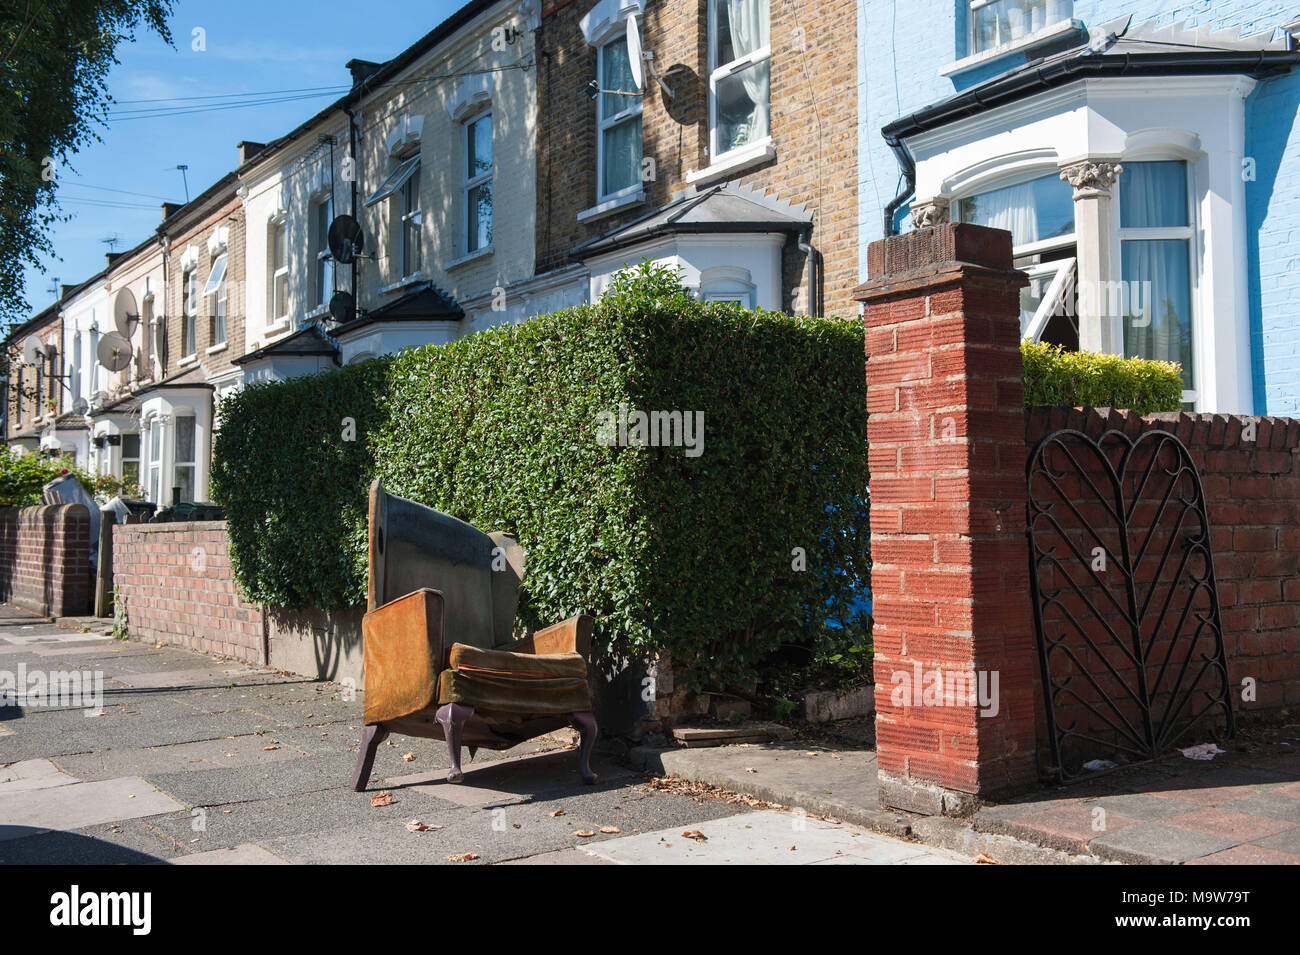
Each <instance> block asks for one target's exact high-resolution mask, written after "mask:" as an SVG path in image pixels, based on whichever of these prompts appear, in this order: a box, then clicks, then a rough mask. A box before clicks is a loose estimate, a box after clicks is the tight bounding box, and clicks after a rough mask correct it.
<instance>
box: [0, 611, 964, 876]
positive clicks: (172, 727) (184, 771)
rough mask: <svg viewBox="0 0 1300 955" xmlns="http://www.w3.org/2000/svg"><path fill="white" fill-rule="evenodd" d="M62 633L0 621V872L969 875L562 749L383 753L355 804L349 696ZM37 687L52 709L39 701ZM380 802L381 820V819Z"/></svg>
mask: <svg viewBox="0 0 1300 955" xmlns="http://www.w3.org/2000/svg"><path fill="white" fill-rule="evenodd" d="M61 623H63V626H62V627H61V626H58V625H56V624H55V623H54V622H52V621H49V620H48V619H46V618H37V617H32V616H30V615H28V614H24V613H22V612H19V611H16V610H14V609H13V608H8V607H0V691H4V690H10V691H11V692H12V691H13V689H14V684H15V683H17V682H18V681H19V679H20V677H21V678H22V680H23V681H25V682H24V686H25V687H26V688H27V690H28V691H29V692H28V696H27V697H25V698H24V699H23V700H22V701H21V702H20V703H19V704H18V705H14V701H13V700H10V701H8V702H7V705H2V706H0V863H5V864H24V863H42V864H49V863H63V864H80V865H85V864H111V863H139V864H174V865H232V864H239V865H283V864H330V863H347V864H355V863H376V864H383V863H434V864H484V863H509V864H522V865H548V864H584V865H618V864H625V865H626V864H646V863H650V864H763V865H772V864H780V865H825V864H877V865H960V864H970V863H971V862H972V860H973V856H972V855H971V854H970V853H967V852H963V851H951V850H948V849H944V848H936V847H932V846H927V845H924V844H921V843H920V842H917V841H915V840H911V839H902V838H897V837H895V836H891V835H888V834H885V833H882V832H879V831H873V830H871V829H869V828H867V827H864V826H860V825H857V824H854V823H852V822H848V821H844V820H825V819H820V818H817V813H815V812H812V814H809V813H807V812H801V811H779V810H776V809H772V808H768V807H765V806H763V805H761V804H758V803H756V802H755V801H754V800H741V799H735V798H730V799H728V798H716V797H714V796H710V795H702V794H701V793H699V792H695V791H691V790H690V789H689V788H680V787H674V786H673V785H664V784H655V783H653V782H652V781H651V779H650V777H648V776H647V775H646V774H645V773H644V772H642V771H638V770H637V769H636V768H633V767H630V766H628V765H624V764H621V763H619V762H615V761H614V760H613V759H612V758H610V757H609V756H607V755H603V754H602V755H598V756H597V757H596V759H595V760H594V768H595V769H596V771H597V772H598V773H599V774H600V776H601V782H600V784H599V785H597V786H594V787H587V786H583V785H582V784H581V781H580V779H579V778H578V774H577V771H576V754H575V753H574V752H573V749H572V746H573V741H572V734H556V735H554V736H550V737H544V738H542V739H541V740H535V741H532V742H531V743H529V744H527V745H526V746H521V747H516V748H515V749H514V750H510V751H507V752H505V753H488V752H484V751H480V752H479V754H478V757H477V758H476V759H475V760H474V761H473V762H471V763H469V764H468V765H467V767H466V769H467V774H466V782H465V783H464V784H462V785H459V786H454V785H451V784H448V783H446V782H445V781H444V779H443V777H444V776H445V774H446V771H447V766H448V762H447V755H446V748H445V746H444V745H443V744H441V743H439V742H437V741H433V740H422V739H412V738H409V737H401V736H394V737H391V738H390V739H389V740H388V741H387V742H386V743H385V744H384V745H383V746H381V747H380V750H379V753H378V755H377V758H376V765H375V773H374V777H373V778H372V782H371V785H370V789H369V791H368V792H365V793H355V792H352V791H351V790H350V789H349V788H348V786H347V782H348V779H349V777H350V775H351V770H352V766H353V763H354V761H355V759H356V750H357V742H358V738H359V735H360V729H361V721H360V718H361V703H360V701H359V699H349V698H348V692H347V690H346V689H345V688H344V687H342V686H340V685H338V684H333V683H325V682H318V681H312V680H307V679H304V678H299V677H294V676H290V675H287V674H284V673H280V672H277V671H274V670H270V669H265V668H259V667H254V666H247V665H245V664H241V663H237V662H231V661H226V660H217V659H214V658H212V657H208V656H205V655H203V654H199V653H194V652H190V651H187V650H182V649H178V648H174V647H161V646H158V647H155V646H151V645H146V644H141V643H137V642H130V641H123V640H115V639H113V638H112V637H111V635H109V634H107V633H104V632H99V631H103V630H106V629H108V628H107V627H105V626H104V625H103V624H102V623H95V622H93V621H61ZM83 624H84V625H85V629H80V628H81V626H82V625H83ZM69 627H72V628H74V629H68V628H69ZM6 681H7V682H8V683H9V685H8V686H6ZM39 681H46V682H47V685H48V686H58V687H60V688H61V689H62V691H63V695H62V696H59V695H58V694H53V695H47V696H46V698H44V699H41V698H33V696H36V694H35V693H34V692H33V691H35V690H37V689H39V687H40V682H39ZM711 752H715V753H716V752H720V751H717V750H714V751H711ZM408 757H409V758H408ZM873 775H874V774H873ZM381 789H386V790H388V791H389V792H390V793H392V795H393V800H392V803H391V804H389V805H383V806H374V805H372V803H371V797H372V796H373V795H374V794H375V793H377V792H378V791H380V790H381ZM417 822H418V823H420V824H421V825H420V826H414V827H413V826H412V825H411V824H412V823H417ZM425 827H427V828H425ZM588 834H589V835H588ZM458 859H466V860H468V861H466V862H457V861H455V860H458Z"/></svg>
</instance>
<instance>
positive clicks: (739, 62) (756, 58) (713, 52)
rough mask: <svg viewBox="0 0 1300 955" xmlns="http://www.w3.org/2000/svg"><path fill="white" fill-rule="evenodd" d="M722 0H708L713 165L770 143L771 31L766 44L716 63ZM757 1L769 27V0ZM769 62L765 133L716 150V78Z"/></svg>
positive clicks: (710, 133) (711, 155) (722, 77)
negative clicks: (763, 6) (764, 10)
mask: <svg viewBox="0 0 1300 955" xmlns="http://www.w3.org/2000/svg"><path fill="white" fill-rule="evenodd" d="M720 2H721V0H709V36H708V44H709V163H710V165H713V166H716V165H718V164H719V163H721V162H724V161H725V160H726V159H727V158H728V157H731V156H738V155H741V154H743V153H748V152H752V151H755V150H760V149H762V148H763V147H765V146H769V145H771V142H772V87H771V81H772V70H771V63H772V41H771V35H770V33H769V35H768V45H767V46H765V47H761V48H760V49H757V50H755V51H754V52H752V53H748V54H746V55H745V56H742V57H740V58H739V59H735V60H732V61H731V62H729V63H719V62H717V59H718V44H717V37H718V3H720ZM757 2H760V3H764V2H765V3H767V4H768V23H769V30H770V29H771V27H770V24H771V15H772V9H771V0H757ZM765 60H766V61H767V63H768V93H767V121H768V128H767V135H766V136H765V137H763V138H762V139H759V140H755V141H754V142H752V143H745V144H744V145H743V146H734V147H732V148H731V149H728V150H727V151H726V152H725V153H724V152H719V151H718V81H719V80H723V79H726V78H727V77H729V76H731V75H732V74H733V73H739V72H740V71H741V70H743V69H746V68H747V67H749V66H752V65H753V64H755V63H762V62H763V61H765Z"/></svg>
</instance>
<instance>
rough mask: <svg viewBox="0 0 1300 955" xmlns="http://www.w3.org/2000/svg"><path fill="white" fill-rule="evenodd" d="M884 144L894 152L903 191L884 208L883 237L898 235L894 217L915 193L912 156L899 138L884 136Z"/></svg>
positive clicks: (914, 173)
mask: <svg viewBox="0 0 1300 955" xmlns="http://www.w3.org/2000/svg"><path fill="white" fill-rule="evenodd" d="M885 142H886V143H887V144H888V145H889V148H890V149H892V150H893V151H894V158H895V159H897V160H898V168H899V170H900V171H901V172H902V173H903V189H902V191H901V192H900V193H899V194H898V195H896V196H894V198H893V199H891V200H890V202H889V205H887V206H885V237H886V238H889V237H890V236H895V235H898V229H897V228H895V226H894V215H895V214H896V213H897V212H898V209H899V207H900V206H902V204H903V203H904V202H906V201H907V199H908V197H909V196H911V195H912V193H913V192H915V191H916V162H915V161H914V160H913V159H912V154H911V153H909V152H908V151H907V147H906V146H904V145H903V140H902V137H900V136H889V135H886V136H885Z"/></svg>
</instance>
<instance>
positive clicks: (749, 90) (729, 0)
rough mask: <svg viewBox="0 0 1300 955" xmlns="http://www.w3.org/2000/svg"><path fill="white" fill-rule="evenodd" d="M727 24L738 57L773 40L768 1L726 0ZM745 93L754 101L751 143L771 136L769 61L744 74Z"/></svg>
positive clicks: (735, 54) (750, 126) (742, 74)
mask: <svg viewBox="0 0 1300 955" xmlns="http://www.w3.org/2000/svg"><path fill="white" fill-rule="evenodd" d="M726 4H727V23H728V24H729V25H730V27H731V48H732V51H733V52H732V55H733V56H734V57H735V58H736V59H740V58H741V57H742V56H748V55H749V54H750V53H753V52H754V51H755V50H761V49H763V48H764V47H766V46H768V45H769V44H770V42H771V38H770V37H771V25H770V18H769V14H768V0H726ZM740 79H741V82H742V83H744V85H745V95H746V96H748V97H749V99H750V101H751V102H752V103H753V104H754V111H753V114H752V115H751V117H750V120H749V135H748V137H747V139H746V141H747V142H751V143H752V142H757V141H758V140H760V139H765V138H767V136H768V102H769V99H768V98H769V96H770V90H771V73H770V70H769V69H768V66H767V64H766V63H763V64H758V65H755V66H751V67H749V68H748V69H746V70H743V71H742V72H741V73H740Z"/></svg>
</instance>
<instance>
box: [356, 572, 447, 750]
mask: <svg viewBox="0 0 1300 955" xmlns="http://www.w3.org/2000/svg"><path fill="white" fill-rule="evenodd" d="M361 632H362V635H363V639H364V644H363V646H364V660H365V670H366V677H365V678H366V699H365V722H366V724H367V725H373V724H375V723H382V722H384V721H386V720H395V719H398V718H400V717H403V716H409V715H410V714H412V713H418V712H420V711H421V710H423V709H426V708H427V707H429V706H433V705H435V704H436V703H437V701H438V674H439V673H441V672H442V669H443V666H444V663H445V660H446V651H445V648H444V646H443V598H442V594H441V593H439V592H438V591H436V590H429V589H427V588H425V589H421V590H414V591H412V592H411V593H409V594H407V595H406V596H404V597H398V598H397V599H396V600H390V601H389V602H388V603H386V604H383V605H382V606H380V607H376V608H375V609H374V610H372V611H370V612H369V613H367V614H366V615H365V616H364V617H362V619H361Z"/></svg>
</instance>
